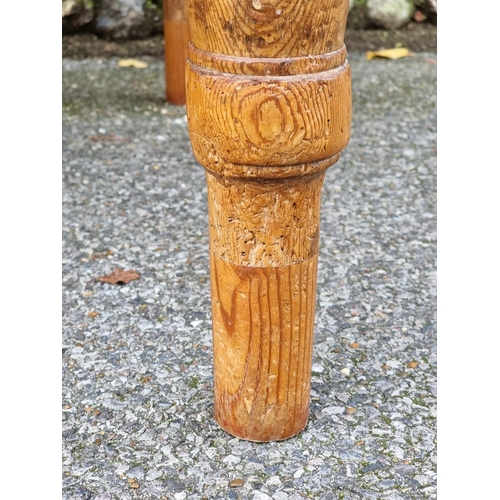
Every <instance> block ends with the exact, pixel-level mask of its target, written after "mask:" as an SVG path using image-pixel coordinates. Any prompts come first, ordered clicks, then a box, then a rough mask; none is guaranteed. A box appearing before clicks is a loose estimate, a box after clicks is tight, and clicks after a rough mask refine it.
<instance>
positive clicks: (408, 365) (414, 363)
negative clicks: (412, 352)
mask: <svg viewBox="0 0 500 500" xmlns="http://www.w3.org/2000/svg"><path fill="white" fill-rule="evenodd" d="M406 366H407V367H408V368H416V367H417V366H418V361H410V362H409V363H408V364H407V365H406Z"/></svg>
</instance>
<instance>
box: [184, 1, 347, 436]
mask: <svg viewBox="0 0 500 500" xmlns="http://www.w3.org/2000/svg"><path fill="white" fill-rule="evenodd" d="M348 6H349V1H348V0H316V1H314V2H312V1H307V0H188V17H189V23H190V28H191V43H190V44H189V49H188V63H187V67H186V78H187V97H186V98H187V103H186V104H187V114H188V126H189V134H190V138H191V143H192V146H193V151H194V154H195V156H196V158H197V160H198V161H199V162H200V163H201V164H202V165H203V166H204V167H205V169H206V172H207V174H206V175H207V185H208V205H209V227H210V273H211V294H212V322H213V342H214V379H215V383H214V389H215V418H216V420H217V422H218V423H219V424H220V426H221V427H222V428H223V429H225V430H226V431H227V432H229V433H231V434H233V435H235V436H238V437H241V438H244V439H249V440H253V441H272V440H279V439H286V438H288V437H290V436H293V435H295V434H297V433H298V432H300V431H301V430H302V429H303V428H304V427H305V425H306V423H307V418H308V414H309V392H310V380H311V362H312V341H313V328H314V306H315V300H316V299H315V297H316V272H317V261H318V245H319V215H320V197H321V188H322V184H323V179H324V175H325V171H326V169H327V168H328V167H330V166H331V165H333V164H334V163H335V162H336V161H337V160H338V158H339V156H340V152H341V151H342V149H344V147H345V146H346V145H347V143H348V140H349V133H350V123H351V76H350V68H349V65H348V63H347V61H346V51H345V46H344V43H343V38H344V31H345V23H346V18H347V12H348Z"/></svg>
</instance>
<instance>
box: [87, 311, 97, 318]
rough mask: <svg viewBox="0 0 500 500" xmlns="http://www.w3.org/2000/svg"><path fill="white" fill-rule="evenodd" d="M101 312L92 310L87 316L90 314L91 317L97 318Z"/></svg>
mask: <svg viewBox="0 0 500 500" xmlns="http://www.w3.org/2000/svg"><path fill="white" fill-rule="evenodd" d="M98 314H99V313H98V312H97V311H90V312H89V313H88V314H87V316H90V317H91V318H95V317H96V316H97V315H98Z"/></svg>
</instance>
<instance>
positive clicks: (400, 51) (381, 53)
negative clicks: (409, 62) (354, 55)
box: [366, 47, 411, 61]
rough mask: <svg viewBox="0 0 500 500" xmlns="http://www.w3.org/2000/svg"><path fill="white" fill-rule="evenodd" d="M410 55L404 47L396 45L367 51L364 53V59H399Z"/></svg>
mask: <svg viewBox="0 0 500 500" xmlns="http://www.w3.org/2000/svg"><path fill="white" fill-rule="evenodd" d="M408 56H411V52H410V51H409V50H408V49H407V48H405V47H398V48H395V49H385V50H376V51H373V52H372V51H368V52H367V53H366V59H367V60H368V61H370V60H371V59H374V58H375V57H383V58H385V59H401V58H402V57H408Z"/></svg>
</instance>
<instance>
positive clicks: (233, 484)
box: [229, 479, 244, 488]
mask: <svg viewBox="0 0 500 500" xmlns="http://www.w3.org/2000/svg"><path fill="white" fill-rule="evenodd" d="M243 484H244V481H243V479H233V480H232V481H231V482H230V483H229V487H230V488H239V487H241V486H243Z"/></svg>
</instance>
